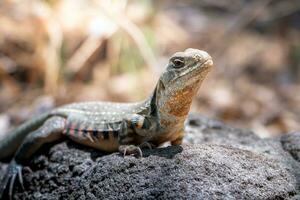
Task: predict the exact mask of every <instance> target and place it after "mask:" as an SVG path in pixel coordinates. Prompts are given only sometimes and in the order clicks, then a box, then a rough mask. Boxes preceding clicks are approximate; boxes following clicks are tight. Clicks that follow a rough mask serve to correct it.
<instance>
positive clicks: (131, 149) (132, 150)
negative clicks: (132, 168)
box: [119, 145, 143, 157]
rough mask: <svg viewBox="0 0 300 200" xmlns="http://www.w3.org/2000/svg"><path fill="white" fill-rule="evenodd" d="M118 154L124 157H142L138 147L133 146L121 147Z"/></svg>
mask: <svg viewBox="0 0 300 200" xmlns="http://www.w3.org/2000/svg"><path fill="white" fill-rule="evenodd" d="M119 152H120V153H122V154H123V156H124V157H125V156H126V155H134V156H136V157H143V152H142V150H141V148H140V147H138V146H135V145H121V146H120V147H119Z"/></svg>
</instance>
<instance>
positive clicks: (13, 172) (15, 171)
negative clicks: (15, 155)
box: [0, 160, 24, 199]
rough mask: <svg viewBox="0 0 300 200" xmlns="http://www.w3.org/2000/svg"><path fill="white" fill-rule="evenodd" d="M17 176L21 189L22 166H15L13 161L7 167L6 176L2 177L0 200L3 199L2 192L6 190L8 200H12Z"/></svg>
mask: <svg viewBox="0 0 300 200" xmlns="http://www.w3.org/2000/svg"><path fill="white" fill-rule="evenodd" d="M17 176H18V179H19V182H20V184H21V187H22V189H24V186H23V177H22V166H21V165H19V164H17V163H16V161H15V160H13V161H11V162H10V164H9V166H8V167H7V170H6V174H5V175H4V177H3V179H2V181H1V183H0V199H4V197H3V196H4V191H5V189H6V188H7V187H9V188H8V196H9V199H12V195H13V189H14V183H15V180H16V178H17Z"/></svg>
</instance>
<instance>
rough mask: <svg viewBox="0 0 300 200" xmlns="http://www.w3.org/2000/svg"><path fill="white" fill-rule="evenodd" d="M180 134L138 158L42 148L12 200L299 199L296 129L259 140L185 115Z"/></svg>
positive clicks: (65, 146) (72, 147)
mask: <svg viewBox="0 0 300 200" xmlns="http://www.w3.org/2000/svg"><path fill="white" fill-rule="evenodd" d="M186 133H187V134H186V137H185V144H184V145H182V146H173V147H165V148H159V149H154V150H144V155H145V156H144V157H143V158H135V157H132V156H127V157H125V158H123V157H122V156H121V155H120V154H118V153H113V154H105V153H103V152H99V151H95V150H93V149H89V148H85V147H82V146H80V145H77V144H74V143H73V142H70V141H67V142H62V143H60V144H56V145H54V146H52V147H45V148H43V150H42V151H41V152H42V153H40V154H39V155H36V156H34V158H33V159H32V161H30V162H29V163H28V166H29V167H30V168H31V169H32V171H33V173H31V172H29V171H28V170H26V168H25V169H24V170H23V173H24V182H25V184H24V185H25V189H26V191H22V189H21V188H20V186H19V185H18V184H16V187H15V194H14V198H15V199H294V200H296V199H300V162H299V158H300V156H299V155H300V148H299V147H300V141H299V138H300V132H298V133H297V132H295V133H290V134H286V135H283V136H282V137H278V138H273V139H260V138H259V137H257V136H256V135H254V134H253V133H252V132H250V131H245V130H240V129H236V128H232V127H229V126H227V125H224V124H223V123H221V122H218V121H215V120H210V119H206V118H204V117H201V116H199V115H191V116H190V119H189V120H188V121H187V123H186ZM4 168H5V166H4V165H0V173H1V174H2V173H3V172H4Z"/></svg>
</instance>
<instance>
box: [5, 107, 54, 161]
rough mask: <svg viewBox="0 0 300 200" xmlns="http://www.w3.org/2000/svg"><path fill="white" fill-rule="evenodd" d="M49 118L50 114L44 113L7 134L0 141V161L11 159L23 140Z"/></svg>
mask: <svg viewBox="0 0 300 200" xmlns="http://www.w3.org/2000/svg"><path fill="white" fill-rule="evenodd" d="M49 117H50V113H44V114H42V115H39V116H37V117H34V118H33V119H31V120H29V121H26V122H24V123H23V124H22V125H20V126H19V127H18V128H16V129H15V130H13V131H12V132H10V133H8V134H7V135H6V136H5V137H4V138H3V139H2V140H1V141H0V160H4V159H8V158H11V157H12V156H13V155H14V153H15V152H16V150H17V149H18V147H19V146H20V144H21V143H22V141H23V140H24V138H25V137H26V136H27V135H28V134H29V133H30V132H32V131H33V130H35V129H37V128H38V127H39V126H41V125H42V124H43V123H44V121H46V119H48V118H49Z"/></svg>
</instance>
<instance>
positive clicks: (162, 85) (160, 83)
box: [157, 79, 166, 91]
mask: <svg viewBox="0 0 300 200" xmlns="http://www.w3.org/2000/svg"><path fill="white" fill-rule="evenodd" d="M157 89H158V90H159V91H163V90H165V89H166V87H165V84H164V83H163V82H162V80H160V79H159V81H158V83H157Z"/></svg>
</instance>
